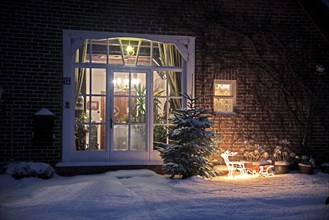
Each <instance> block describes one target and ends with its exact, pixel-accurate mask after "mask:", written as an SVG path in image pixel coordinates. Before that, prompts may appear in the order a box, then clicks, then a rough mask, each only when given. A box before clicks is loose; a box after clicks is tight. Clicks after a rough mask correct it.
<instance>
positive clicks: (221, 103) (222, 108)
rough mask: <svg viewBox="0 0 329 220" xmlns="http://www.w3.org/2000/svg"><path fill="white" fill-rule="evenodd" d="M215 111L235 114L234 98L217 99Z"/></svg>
mask: <svg viewBox="0 0 329 220" xmlns="http://www.w3.org/2000/svg"><path fill="white" fill-rule="evenodd" d="M214 111H216V112H233V98H226V99H224V98H215V99H214Z"/></svg>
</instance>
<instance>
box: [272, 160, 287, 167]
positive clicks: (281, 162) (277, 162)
mask: <svg viewBox="0 0 329 220" xmlns="http://www.w3.org/2000/svg"><path fill="white" fill-rule="evenodd" d="M275 165H281V166H282V165H287V166H289V165H290V163H289V162H287V161H284V160H279V161H275Z"/></svg>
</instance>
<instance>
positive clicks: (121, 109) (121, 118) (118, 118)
mask: <svg viewBox="0 0 329 220" xmlns="http://www.w3.org/2000/svg"><path fill="white" fill-rule="evenodd" d="M128 103H129V98H128V97H114V109H113V114H114V119H113V121H114V122H116V123H125V122H128V119H129V118H128V117H129V115H128V113H129V108H128Z"/></svg>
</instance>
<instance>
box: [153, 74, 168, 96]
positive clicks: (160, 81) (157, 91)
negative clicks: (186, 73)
mask: <svg viewBox="0 0 329 220" xmlns="http://www.w3.org/2000/svg"><path fill="white" fill-rule="evenodd" d="M166 83H167V75H166V72H164V71H160V72H158V71H154V72H153V95H154V96H165V95H166V88H167V86H166Z"/></svg>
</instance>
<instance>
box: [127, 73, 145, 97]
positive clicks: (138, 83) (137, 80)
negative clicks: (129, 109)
mask: <svg viewBox="0 0 329 220" xmlns="http://www.w3.org/2000/svg"><path fill="white" fill-rule="evenodd" d="M130 85H131V93H132V94H131V95H134V96H146V74H145V73H131V83H130Z"/></svg>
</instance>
